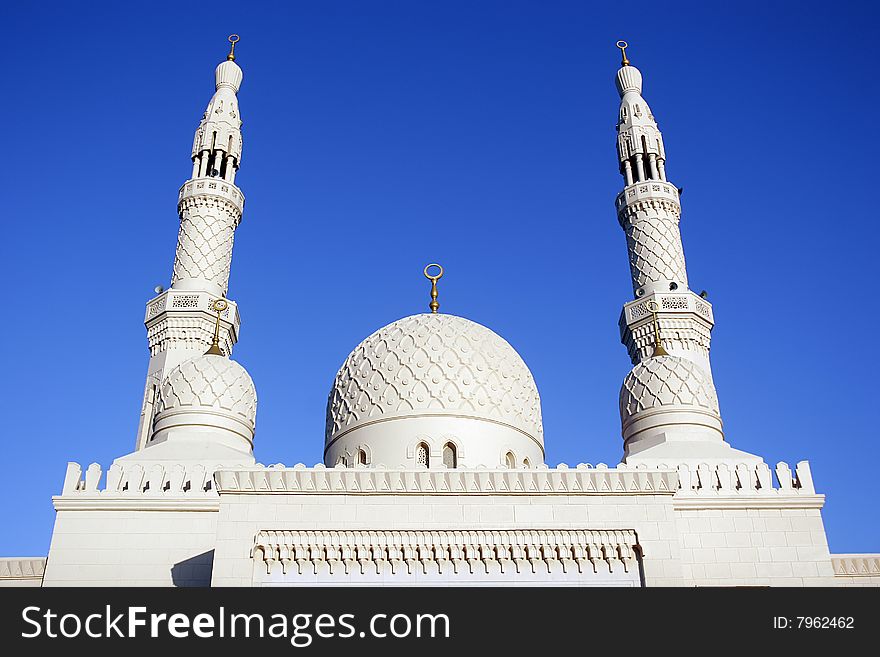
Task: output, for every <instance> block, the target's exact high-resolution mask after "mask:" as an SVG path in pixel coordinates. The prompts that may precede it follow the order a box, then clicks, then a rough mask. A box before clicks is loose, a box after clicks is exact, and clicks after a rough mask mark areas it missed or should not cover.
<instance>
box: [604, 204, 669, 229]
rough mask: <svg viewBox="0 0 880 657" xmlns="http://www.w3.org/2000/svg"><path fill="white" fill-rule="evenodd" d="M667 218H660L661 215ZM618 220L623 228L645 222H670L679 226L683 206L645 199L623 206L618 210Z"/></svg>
mask: <svg viewBox="0 0 880 657" xmlns="http://www.w3.org/2000/svg"><path fill="white" fill-rule="evenodd" d="M661 213H662V214H664V215H666V216H659V215H660V214H661ZM617 220H618V221H619V222H620V225H621V227H622V228H626V226H627V224H639V223H642V222H645V221H657V220H661V221H668V222H669V223H672V224H675V225H676V226H678V223H679V221H680V220H681V206H680V205H679V204H678V203H677V202H675V201H671V200H669V199H664V198H645V199H640V200H638V201H633V202H631V203H627V204H625V205H622V206H620V207H619V208H618V210H617Z"/></svg>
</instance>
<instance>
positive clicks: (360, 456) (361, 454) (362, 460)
mask: <svg viewBox="0 0 880 657" xmlns="http://www.w3.org/2000/svg"><path fill="white" fill-rule="evenodd" d="M357 462H358V465H366V464H367V453H366V452H365V451H364V450H362V449H359V450H358V453H357Z"/></svg>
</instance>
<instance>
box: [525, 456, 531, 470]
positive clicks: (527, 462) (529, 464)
mask: <svg viewBox="0 0 880 657" xmlns="http://www.w3.org/2000/svg"><path fill="white" fill-rule="evenodd" d="M523 467H524V468H531V467H532V464H531V463H530V462H529V459H528V458H524V459H523Z"/></svg>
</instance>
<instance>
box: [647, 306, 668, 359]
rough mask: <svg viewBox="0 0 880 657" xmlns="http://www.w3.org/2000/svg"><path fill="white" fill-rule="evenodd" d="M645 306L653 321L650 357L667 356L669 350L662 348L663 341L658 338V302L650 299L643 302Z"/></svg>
mask: <svg viewBox="0 0 880 657" xmlns="http://www.w3.org/2000/svg"><path fill="white" fill-rule="evenodd" d="M645 308H647V309H648V312H650V313H651V319H652V321H653V323H654V353H653V354H651V358H654V357H655V356H668V355H669V352H668V351H666V349H664V348H663V341H662V340H661V339H660V324H659V322H658V321H657V311H658V310H660V304H659V303H657V302H656V301H654V300H653V299H651V300H650V301H647V302H645Z"/></svg>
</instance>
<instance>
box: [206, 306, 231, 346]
mask: <svg viewBox="0 0 880 657" xmlns="http://www.w3.org/2000/svg"><path fill="white" fill-rule="evenodd" d="M227 308H229V302H228V301H227V300H226V299H214V300H213V301H212V302H211V310H213V311H214V312H215V313H217V323H216V324H214V337H213V339H212V340H211V346H210V347H209V348H208V351H206V352H205V355H206V356H207V355H208V354H211V355H212V356H225V355H226V354H224V353H223V351H222V350H221V349H220V315H222V314H223V311H224V310H226V309H227Z"/></svg>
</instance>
